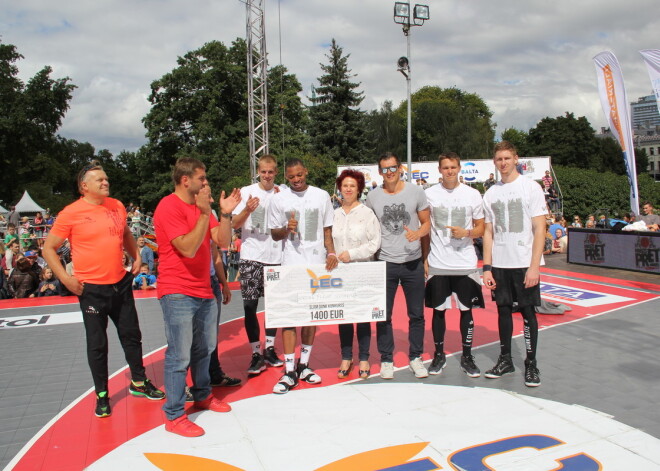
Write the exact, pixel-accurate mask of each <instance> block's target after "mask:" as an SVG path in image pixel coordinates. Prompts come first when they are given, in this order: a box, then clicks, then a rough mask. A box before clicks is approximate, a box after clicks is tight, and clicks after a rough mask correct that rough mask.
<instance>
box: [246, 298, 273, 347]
mask: <svg viewBox="0 0 660 471" xmlns="http://www.w3.org/2000/svg"><path fill="white" fill-rule="evenodd" d="M258 305H259V300H258V299H250V300H247V301H243V309H244V310H245V319H244V322H245V332H246V333H247V337H248V340H249V341H250V343H252V342H259V340H260V339H261V332H260V331H259V319H257V306H258ZM276 333H277V329H266V336H267V337H275V334H276Z"/></svg>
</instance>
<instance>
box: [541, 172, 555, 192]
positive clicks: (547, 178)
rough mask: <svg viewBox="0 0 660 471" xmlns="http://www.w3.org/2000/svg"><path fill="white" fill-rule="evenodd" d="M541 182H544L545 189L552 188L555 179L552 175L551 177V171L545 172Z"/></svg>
mask: <svg viewBox="0 0 660 471" xmlns="http://www.w3.org/2000/svg"><path fill="white" fill-rule="evenodd" d="M541 181H542V182H543V188H544V189H547V188H552V183H553V179H552V175H550V170H546V171H545V175H544V176H543V177H541Z"/></svg>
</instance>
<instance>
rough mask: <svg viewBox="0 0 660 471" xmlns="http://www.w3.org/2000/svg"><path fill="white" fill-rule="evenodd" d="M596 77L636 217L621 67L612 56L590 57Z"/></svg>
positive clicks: (632, 150)
mask: <svg viewBox="0 0 660 471" xmlns="http://www.w3.org/2000/svg"><path fill="white" fill-rule="evenodd" d="M594 62H595V64H596V72H597V76H598V91H599V94H600V102H601V105H602V106H603V111H604V112H605V116H607V119H608V121H609V123H610V130H611V131H612V133H613V134H614V135H615V136H616V138H617V140H618V141H619V144H620V145H621V149H622V150H623V161H624V163H625V164H626V173H627V174H628V182H629V183H630V209H631V211H632V212H633V213H635V214H639V194H638V191H637V171H636V168H635V147H634V145H633V137H632V126H631V122H630V111H629V105H628V97H627V96H626V89H625V87H624V85H623V74H621V67H620V66H619V61H617V59H616V57H615V56H614V54H612V53H611V52H607V51H605V52H601V53H600V54H598V55H596V56H595V57H594Z"/></svg>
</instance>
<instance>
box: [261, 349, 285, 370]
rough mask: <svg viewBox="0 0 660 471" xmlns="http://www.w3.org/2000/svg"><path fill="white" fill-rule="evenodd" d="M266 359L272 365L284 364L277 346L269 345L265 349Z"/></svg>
mask: <svg viewBox="0 0 660 471" xmlns="http://www.w3.org/2000/svg"><path fill="white" fill-rule="evenodd" d="M264 361H265V362H266V363H267V364H268V365H270V366H275V367H278V366H282V365H284V362H283V361H282V360H280V357H278V356H277V352H276V351H275V347H268V348H267V349H266V350H264Z"/></svg>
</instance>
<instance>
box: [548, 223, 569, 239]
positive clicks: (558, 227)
mask: <svg viewBox="0 0 660 471" xmlns="http://www.w3.org/2000/svg"><path fill="white" fill-rule="evenodd" d="M557 230H559V231H561V237H563V236H564V235H565V234H566V229H565V228H564V226H562V224H561V222H555V223H553V224H551V225H550V227H549V229H548V232H550V235H551V236H552V238H553V239H555V238H556V234H557Z"/></svg>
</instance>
